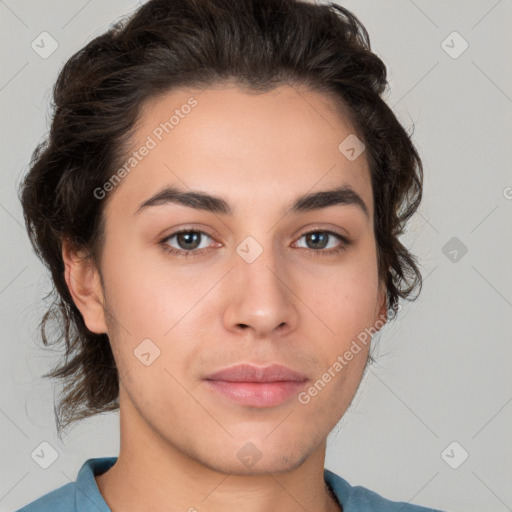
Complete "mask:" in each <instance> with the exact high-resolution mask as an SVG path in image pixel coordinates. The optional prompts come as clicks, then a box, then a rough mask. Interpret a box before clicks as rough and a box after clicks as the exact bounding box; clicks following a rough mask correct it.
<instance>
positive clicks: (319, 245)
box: [299, 230, 350, 256]
mask: <svg viewBox="0 0 512 512" xmlns="http://www.w3.org/2000/svg"><path fill="white" fill-rule="evenodd" d="M302 238H305V239H306V247H305V249H308V250H310V251H313V252H317V253H319V254H322V255H325V256H328V255H330V254H333V253H338V252H340V251H343V250H345V249H346V248H347V247H348V246H349V245H350V240H348V239H347V238H346V237H344V236H342V235H339V234H338V233H334V232H333V231H322V230H317V231H309V232H308V233H304V234H303V235H302V236H301V237H300V238H299V240H300V239H302ZM336 240H337V241H338V242H337V244H336ZM333 244H334V245H333Z"/></svg>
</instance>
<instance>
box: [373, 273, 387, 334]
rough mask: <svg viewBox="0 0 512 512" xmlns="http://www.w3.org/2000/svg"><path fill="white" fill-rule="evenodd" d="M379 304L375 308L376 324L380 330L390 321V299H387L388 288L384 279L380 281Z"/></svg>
mask: <svg viewBox="0 0 512 512" xmlns="http://www.w3.org/2000/svg"><path fill="white" fill-rule="evenodd" d="M377 297H378V301H377V306H376V308H375V319H374V326H378V327H376V328H377V330H378V331H380V329H381V328H382V327H383V326H384V325H385V324H386V322H387V321H388V300H387V289H386V285H385V283H384V281H380V282H379V289H378V292H377Z"/></svg>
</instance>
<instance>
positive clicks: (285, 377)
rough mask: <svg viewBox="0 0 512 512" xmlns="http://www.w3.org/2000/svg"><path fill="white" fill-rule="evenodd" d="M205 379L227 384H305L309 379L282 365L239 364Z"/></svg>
mask: <svg viewBox="0 0 512 512" xmlns="http://www.w3.org/2000/svg"><path fill="white" fill-rule="evenodd" d="M204 379H205V380H223V381H226V382H278V381H294V382H303V381H305V380H307V377H306V376H305V375H302V374H300V373H298V372H295V371H293V370H291V369H290V368H287V367H286V366H283V365H280V364H271V365H269V366H265V367H261V366H254V365H251V364H237V365H235V366H230V367H228V368H224V369H222V370H219V371H217V372H215V373H211V374H209V375H207V376H206V377H204Z"/></svg>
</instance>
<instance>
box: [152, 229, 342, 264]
mask: <svg viewBox="0 0 512 512" xmlns="http://www.w3.org/2000/svg"><path fill="white" fill-rule="evenodd" d="M205 238H207V239H210V240H213V238H212V237H211V236H210V235H208V233H205V232H204V231H201V230H194V229H182V230H180V231H176V232H174V233H172V234H170V235H168V236H166V237H165V238H164V239H163V240H161V241H160V242H159V245H161V246H162V248H163V250H164V251H165V252H167V253H170V254H175V255H177V256H185V257H191V256H198V255H201V254H204V253H205V252H208V250H209V249H212V248H213V247H212V245H211V242H210V244H206V245H203V244H202V242H204V241H205V240H204V239H205ZM302 238H305V239H306V247H303V246H302V247H301V246H298V247H299V248H301V249H306V250H308V251H310V252H311V253H316V254H318V255H324V256H329V255H332V254H335V253H339V252H341V251H343V250H346V249H347V247H348V246H349V245H350V240H348V239H347V238H346V237H344V236H342V235H339V234H338V233H334V232H333V231H326V230H316V231H309V232H308V233H304V234H303V235H302V236H301V237H300V238H299V240H301V239H302ZM336 241H337V242H336ZM297 243H298V242H296V244H297ZM173 244H176V245H177V247H175V246H173ZM333 244H334V245H333ZM201 245H203V246H202V247H201ZM221 245H222V244H217V247H219V246H221Z"/></svg>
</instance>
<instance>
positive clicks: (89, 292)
mask: <svg viewBox="0 0 512 512" xmlns="http://www.w3.org/2000/svg"><path fill="white" fill-rule="evenodd" d="M62 259H63V261H64V278H65V280H66V284H67V286H68V289H69V293H70V294H71V297H72V298H73V302H74V303H75V305H76V307H77V308H78V310H79V311H80V313H81V314H82V317H83V319H84V322H85V325H86V326H87V328H88V329H89V330H90V331H91V332H94V333H96V334H103V333H106V332H107V325H106V322H105V310H104V297H103V290H102V287H101V281H100V276H99V273H98V270H97V269H96V267H95V265H94V264H93V263H92V262H91V261H90V260H89V259H87V258H85V257H84V256H83V255H80V254H79V252H78V251H76V250H74V249H72V247H71V244H70V243H69V242H68V241H64V242H63V243H62Z"/></svg>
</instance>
